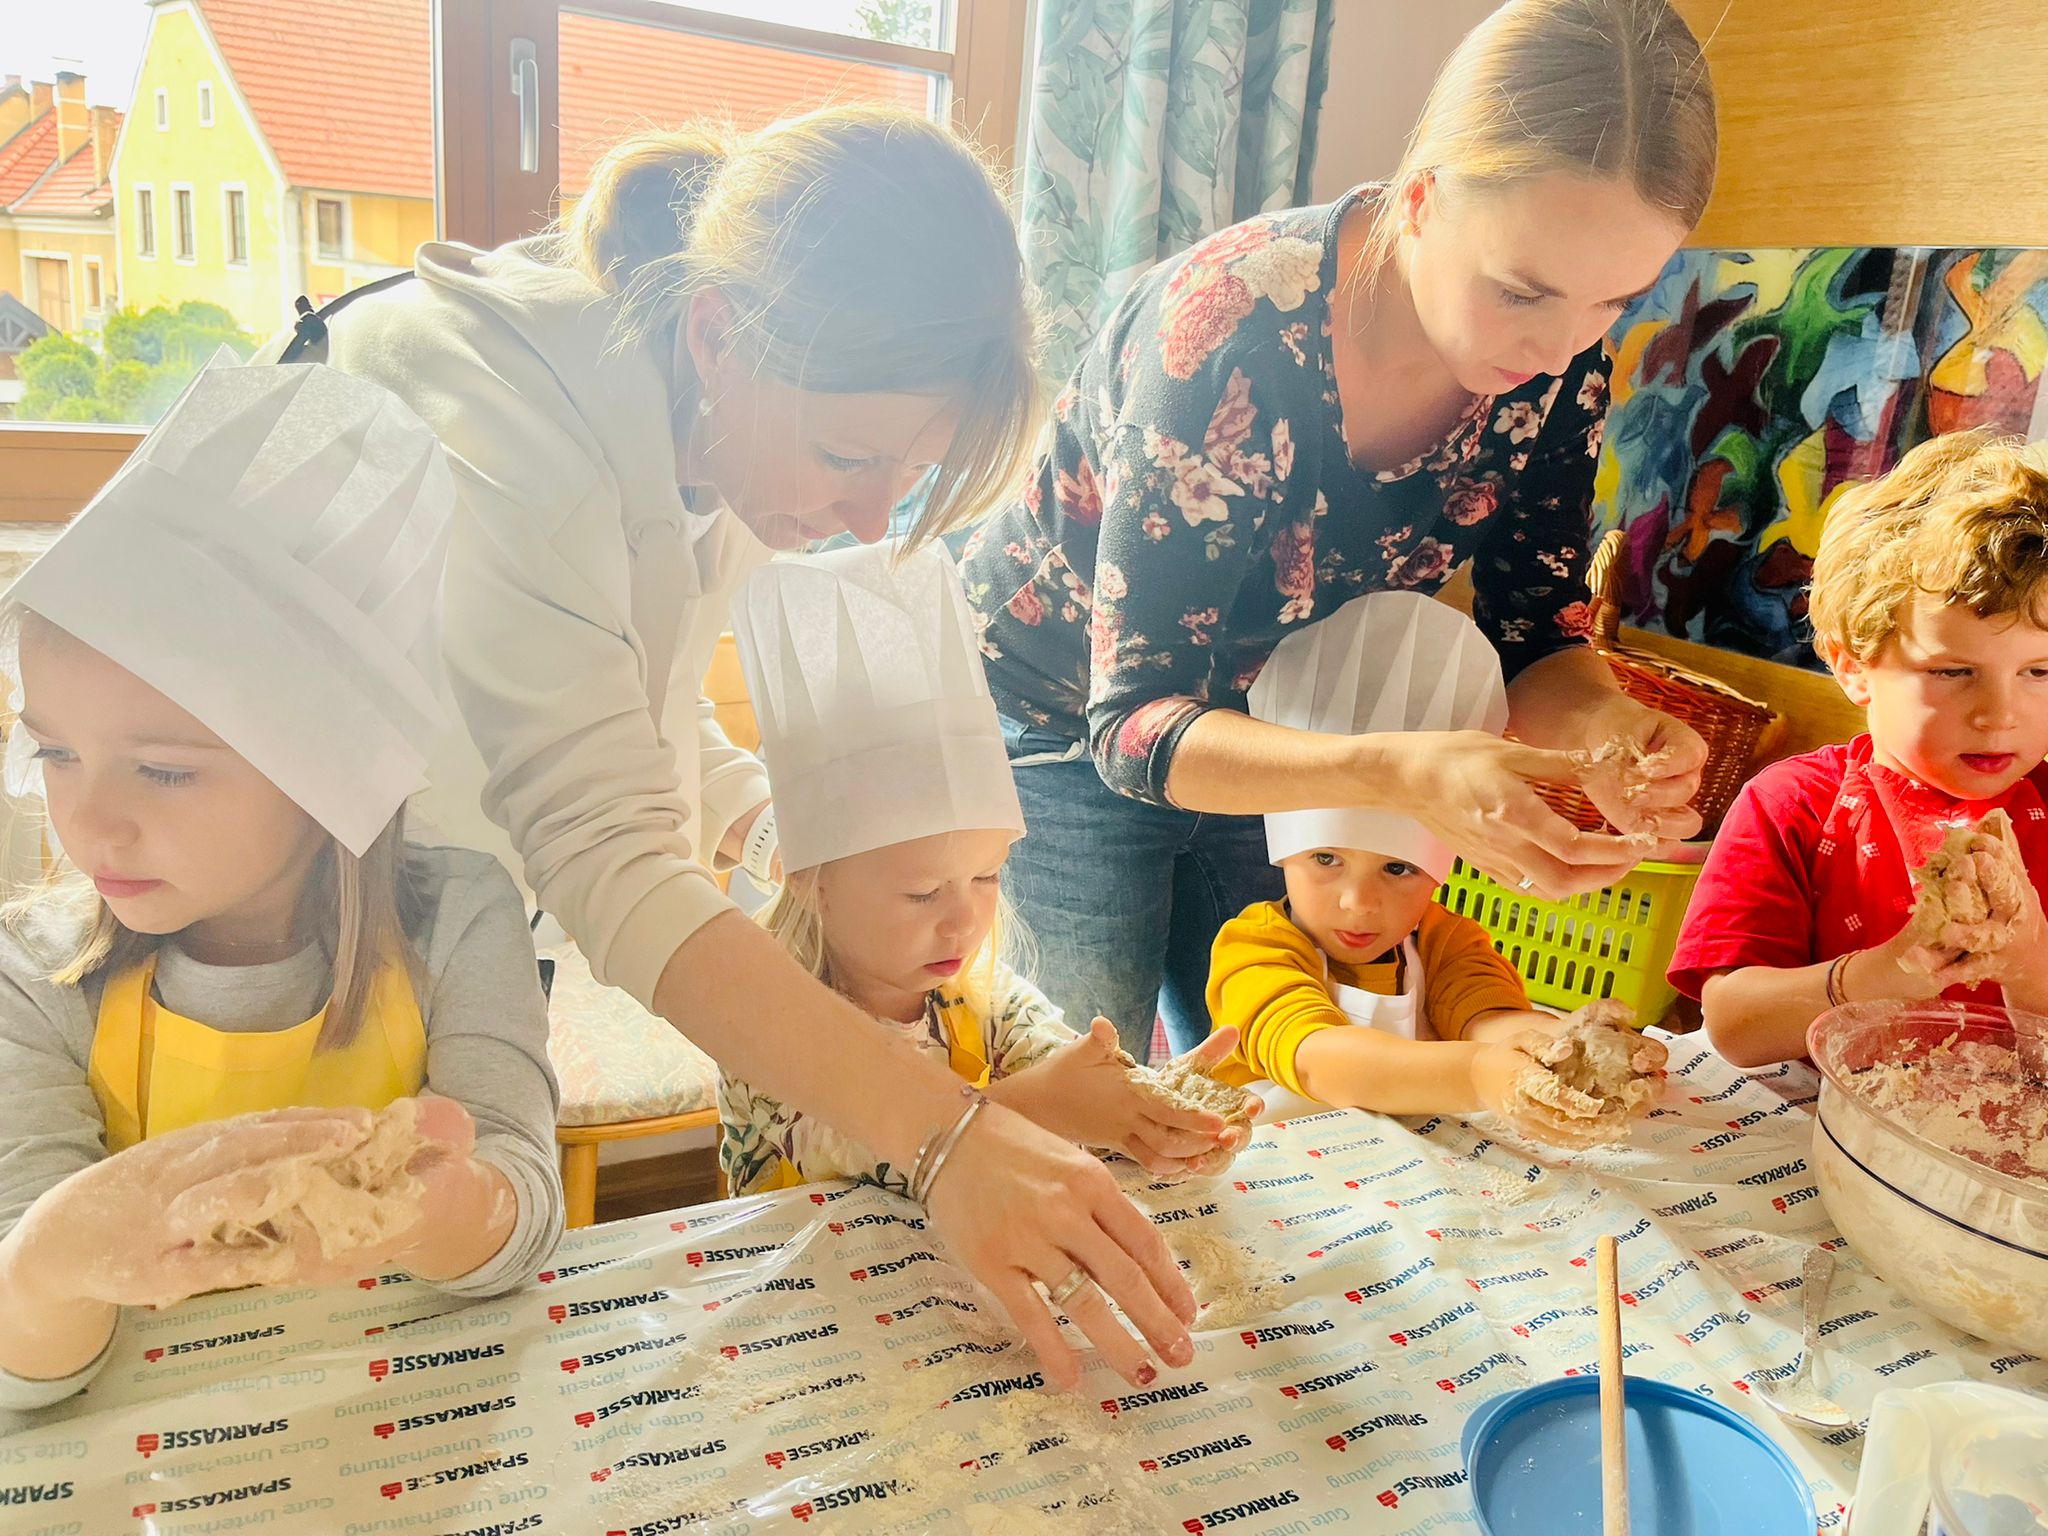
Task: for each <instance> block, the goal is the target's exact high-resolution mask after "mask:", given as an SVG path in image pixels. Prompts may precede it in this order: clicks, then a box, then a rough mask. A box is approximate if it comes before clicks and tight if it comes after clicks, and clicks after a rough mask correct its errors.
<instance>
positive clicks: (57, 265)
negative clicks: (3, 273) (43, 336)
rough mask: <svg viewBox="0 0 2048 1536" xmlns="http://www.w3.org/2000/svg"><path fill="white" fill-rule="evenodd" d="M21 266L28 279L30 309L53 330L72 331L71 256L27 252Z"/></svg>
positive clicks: (23, 253) (23, 255)
mask: <svg viewBox="0 0 2048 1536" xmlns="http://www.w3.org/2000/svg"><path fill="white" fill-rule="evenodd" d="M21 266H22V275H23V276H24V277H25V278H26V279H27V287H28V301H29V306H30V308H32V309H34V310H35V312H36V313H37V314H39V315H41V316H42V317H43V319H44V321H45V322H46V323H47V324H48V325H49V327H50V329H51V330H53V331H68V330H70V329H71V258H70V257H69V256H60V255H57V254H55V253H54V252H53V253H44V252H40V251H24V252H22V255H21Z"/></svg>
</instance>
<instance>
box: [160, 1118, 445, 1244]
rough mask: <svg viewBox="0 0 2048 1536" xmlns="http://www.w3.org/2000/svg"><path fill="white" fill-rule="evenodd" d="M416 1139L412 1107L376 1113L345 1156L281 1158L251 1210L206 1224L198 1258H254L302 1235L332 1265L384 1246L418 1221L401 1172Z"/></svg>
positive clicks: (410, 1182)
mask: <svg viewBox="0 0 2048 1536" xmlns="http://www.w3.org/2000/svg"><path fill="white" fill-rule="evenodd" d="M438 1145H439V1143H436V1142H431V1141H428V1140H426V1139H425V1138H423V1137H422V1136H421V1135H420V1134H419V1130H418V1127H417V1126H416V1124H415V1123H414V1116H413V1101H412V1100H411V1099H399V1100H397V1101H396V1102H394V1103H392V1104H390V1105H388V1106H386V1107H385V1108H384V1109H383V1110H381V1111H379V1112H378V1114H377V1115H376V1117H375V1118H374V1119H373V1120H372V1121H371V1125H370V1134H369V1135H368V1136H367V1137H366V1138H365V1139H364V1140H363V1141H362V1142H361V1143H360V1144H359V1145H357V1146H355V1147H352V1148H350V1149H349V1150H348V1151H346V1152H339V1153H322V1154H307V1155H304V1156H300V1157H288V1158H281V1159H279V1160H278V1161H277V1162H275V1163H273V1164H271V1165H270V1166H269V1168H268V1170H267V1171H268V1173H269V1184H268V1187H267V1188H266V1189H265V1190H264V1192H263V1194H262V1197H261V1198H260V1199H259V1200H258V1201H257V1202H256V1204H255V1205H253V1206H252V1207H250V1208H248V1209H246V1210H243V1211H239V1212H237V1213H236V1214H235V1215H234V1216H232V1217H228V1218H226V1219H223V1220H221V1221H219V1222H217V1223H215V1224H214V1226H213V1227H212V1229H211V1230H210V1231H209V1232H208V1233H207V1234H206V1236H205V1238H203V1239H202V1240H201V1242H200V1244H199V1247H200V1248H201V1249H202V1250H207V1249H211V1250H214V1251H216V1252H221V1253H250V1254H260V1253H264V1252H268V1251H271V1250H273V1249H280V1248H284V1247H286V1246H287V1245H289V1243H290V1241H291V1239H292V1238H293V1237H295V1236H299V1235H304V1234H310V1235H311V1236H312V1237H314V1238H315V1239H316V1240H317V1241H318V1242H319V1244H320V1255H321V1257H322V1258H324V1259H333V1258H336V1257H337V1256H339V1255H341V1254H345V1253H352V1252H354V1251H356V1250H357V1249H361V1248H372V1247H376V1246H377V1245H379V1244H381V1243H384V1242H386V1241H388V1240H389V1239H391V1238H393V1237H395V1236H397V1235H398V1234H399V1233H401V1232H403V1231H404V1230H405V1229H406V1228H407V1227H410V1226H411V1225H412V1224H413V1223H414V1222H416V1221H417V1220H419V1215H420V1196H421V1194H422V1193H423V1191H424V1188H425V1186H423V1185H422V1184H421V1183H420V1181H419V1180H418V1179H417V1178H415V1177H414V1176H413V1174H412V1173H411V1172H410V1171H409V1169H408V1167H407V1165H408V1164H409V1163H411V1161H412V1160H413V1158H414V1157H416V1156H418V1155H419V1153H421V1152H422V1151H424V1150H426V1149H427V1148H429V1147H433V1146H438Z"/></svg>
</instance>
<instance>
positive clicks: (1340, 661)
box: [1250, 592, 1508, 880]
mask: <svg viewBox="0 0 2048 1536" xmlns="http://www.w3.org/2000/svg"><path fill="white" fill-rule="evenodd" d="M1250 703H1251V712H1252V714H1253V715H1255V716H1256V717H1257V718H1259V719H1261V720H1267V721H1270V722H1272V723H1273V724H1274V725H1285V726H1289V727H1292V728H1293V729H1295V730H1297V731H1325V732H1330V733H1332V734H1339V735H1345V736H1355V735H1362V734H1365V733H1367V732H1375V733H1376V732H1381V731H1491V732H1493V733H1494V734H1496V735H1498V734H1499V733H1500V732H1501V731H1503V730H1505V729H1506V728H1507V723H1508V701H1507V690H1506V688H1505V687H1504V686H1503V685H1502V682H1501V673H1500V657H1499V656H1498V655H1497V654H1496V653H1495V652H1494V649H1493V647H1492V646H1491V645H1489V644H1488V643H1487V640H1486V637H1485V636H1484V635H1482V634H1481V633H1480V632H1479V628H1478V626H1477V625H1475V624H1474V623H1473V622H1472V621H1471V620H1470V619H1468V618H1466V617H1465V615H1464V614H1462V613H1460V612H1458V610H1457V609H1455V608H1452V607H1450V606H1449V605H1448V604H1445V603H1440V602H1438V601H1437V600H1436V599H1435V598H1432V597H1424V596H1423V595H1421V594H1420V593H1417V592H1373V593H1369V594H1367V595H1366V596H1364V597H1355V598H1353V599H1352V600H1351V601H1350V602H1348V603H1346V604H1345V605H1344V606H1343V607H1342V608H1339V609H1338V610H1337V611H1336V612H1335V613H1333V614H1331V615H1330V616H1329V617H1328V618H1327V619H1324V620H1323V621H1322V622H1321V623H1320V624H1315V625H1311V626H1310V627H1309V628H1307V629H1304V630H1301V631H1300V632H1298V633H1296V634H1292V635H1289V636H1288V637H1287V638H1286V639H1285V640H1282V641H1281V642H1280V643H1279V645H1277V646H1275V647H1274V649H1273V654H1272V656H1271V657H1269V658H1268V659H1267V661H1266V665H1265V667H1264V668H1263V669H1261V671H1260V672H1259V675H1258V678H1257V680H1256V681H1255V682H1253V684H1252V687H1251V693H1250ZM1311 848H1363V849H1367V850H1369V851H1371V852H1373V853H1383V854H1386V855H1388V856H1389V857H1391V858H1398V859H1402V860H1404V861H1406V862H1407V863H1410V864H1413V865H1415V866H1416V867H1417V868H1418V869H1424V870H1427V871H1428V872H1429V873H1430V874H1432V875H1434V876H1436V877H1437V878H1438V879H1439V880H1441V879H1442V878H1443V877H1444V876H1446V875H1448V874H1449V873H1450V870H1451V857H1452V855H1451V850H1450V849H1449V848H1446V847H1445V846H1444V845H1443V843H1442V842H1440V841H1438V839H1437V838H1435V837H1434V836H1432V835H1431V834H1430V833H1428V832H1427V831H1425V830H1424V829H1423V826H1422V823H1420V822H1419V821H1416V820H1415V819H1414V818H1413V817H1410V816H1402V815H1398V814H1396V813H1394V812H1391V811H1369V810H1360V809H1356V808H1350V809H1341V810H1326V811H1281V812H1276V813H1274V814H1272V815H1269V816H1268V817H1267V818H1266V852H1267V854H1268V855H1269V856H1270V857H1271V859H1272V860H1273V862H1274V863H1275V864H1278V863H1279V862H1280V861H1281V860H1282V859H1284V858H1287V857H1289V856H1290V855H1292V854H1297V853H1305V852H1307V851H1308V850H1309V849H1311Z"/></svg>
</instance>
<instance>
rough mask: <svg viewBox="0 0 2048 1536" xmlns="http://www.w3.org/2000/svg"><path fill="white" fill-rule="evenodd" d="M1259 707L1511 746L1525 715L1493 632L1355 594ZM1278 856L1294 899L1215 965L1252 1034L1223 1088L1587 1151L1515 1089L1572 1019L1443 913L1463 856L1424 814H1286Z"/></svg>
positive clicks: (1214, 1006) (1318, 722)
mask: <svg viewBox="0 0 2048 1536" xmlns="http://www.w3.org/2000/svg"><path fill="white" fill-rule="evenodd" d="M1249 702H1250V707H1251V713H1252V714H1253V715H1254V716H1255V717H1257V718H1258V719H1261V720H1268V721H1272V722H1273V723H1275V724H1278V725H1285V726H1291V727H1293V728H1294V729H1296V730H1305V731H1329V732H1336V733H1341V734H1345V735H1356V734H1361V733H1365V732H1382V731H1487V732H1491V733H1493V734H1496V735H1497V734H1499V733H1500V732H1501V731H1502V730H1503V729H1505V727H1506V725H1507V719H1508V706H1507V693H1506V690H1505V689H1504V688H1503V686H1502V683H1501V671H1500V658H1499V657H1498V656H1497V655H1495V654H1494V650H1493V647H1492V646H1490V645H1488V644H1487V642H1486V638H1485V636H1484V635H1482V634H1481V633H1480V632H1479V630H1478V628H1477V626H1475V625H1474V624H1473V623H1472V621H1471V620H1470V619H1468V618H1466V617H1465V616H1464V615H1463V614H1461V613H1459V612H1458V611H1457V610H1456V609H1454V608H1451V607H1449V606H1447V605H1446V604H1443V603H1440V602H1437V601H1436V600H1435V599H1434V598H1428V597H1424V596H1422V595H1420V594H1418V593H1412V592H1380V593H1373V594H1370V595H1368V596H1365V597H1359V598H1354V599H1353V600H1352V601H1351V602H1349V603H1346V604H1345V605H1344V606H1343V607H1342V608H1340V609H1338V610H1337V612H1336V613H1334V614H1332V615H1331V616H1330V617H1329V618H1327V619H1325V620H1323V621H1322V622H1321V623H1320V624H1316V625H1314V626H1312V627H1310V628H1308V629H1305V630H1302V631H1300V632H1298V633H1296V634H1293V635H1290V636H1288V638H1287V639H1285V640H1283V641H1282V642H1281V643H1280V644H1279V645H1278V646H1277V647H1275V648H1274V651H1273V654H1272V656H1271V657H1270V658H1269V659H1268V660H1267V662H1266V665H1265V666H1264V668H1263V669H1261V671H1260V673H1259V676H1258V678H1257V680H1256V681H1255V682H1254V683H1253V685H1252V688H1251V691H1250V696H1249ZM1266 848H1267V852H1268V854H1269V855H1270V856H1271V858H1272V860H1273V862H1274V863H1275V864H1277V865H1279V866H1280V869H1281V871H1282V873H1283V874H1284V875H1285V877H1286V881H1287V899H1286V900H1285V901H1277V902H1272V901H1269V902H1260V903H1258V904H1256V905H1254V906H1251V907H1248V908H1246V909H1245V911H1244V912H1243V913H1241V914H1240V915H1239V916H1237V917H1235V918H1233V919H1232V920H1231V921H1229V922H1227V923H1225V924H1224V925H1223V929H1222V931H1221V932H1220V933H1219V934H1218V935H1217V936H1216V942H1215V946H1214V948H1213V950H1212V951H1211V957H1210V969H1209V1012H1210V1017H1211V1019H1212V1020H1213V1022H1214V1024H1215V1026H1216V1028H1217V1029H1218V1030H1219V1031H1223V1030H1226V1029H1230V1028H1235V1029H1236V1030H1237V1031H1238V1032H1239V1035H1240V1043H1239V1045H1238V1047H1237V1049H1236V1051H1235V1052H1234V1053H1233V1055H1232V1056H1231V1058H1230V1059H1229V1060H1228V1061H1227V1062H1226V1063H1225V1064H1224V1065H1223V1067H1221V1068H1220V1069H1219V1070H1218V1071H1217V1073H1216V1076H1217V1077H1219V1078H1222V1079H1223V1080H1225V1081H1227V1082H1236V1083H1242V1084H1246V1085H1248V1086H1250V1087H1251V1088H1252V1089H1253V1090H1254V1091H1255V1092H1257V1093H1258V1094H1259V1095H1260V1096H1261V1098H1263V1099H1264V1100H1265V1110H1264V1114H1263V1116H1262V1118H1265V1119H1284V1118H1287V1117H1289V1116H1294V1115H1303V1114H1313V1113H1315V1112H1316V1111H1318V1110H1323V1109H1328V1108H1330V1107H1332V1106H1338V1105H1342V1106H1349V1107H1352V1108H1357V1109H1374V1110H1380V1111H1382V1112H1384V1113H1387V1114H1397V1115H1422V1114H1464V1113H1468V1112H1471V1111H1476V1110H1490V1111H1492V1112H1494V1113H1496V1114H1500V1115H1503V1116H1505V1117H1506V1118H1508V1119H1510V1120H1511V1121H1513V1122H1514V1123H1515V1124H1516V1125H1517V1126H1519V1127H1520V1128H1521V1129H1523V1130H1525V1131H1527V1132H1528V1133H1529V1134H1531V1135H1533V1136H1536V1137H1538V1138H1542V1139H1551V1140H1561V1141H1564V1142H1565V1143H1566V1144H1575V1142H1574V1137H1573V1135H1572V1133H1571V1128H1570V1127H1569V1126H1567V1125H1564V1124H1562V1123H1561V1122H1560V1123H1555V1124H1554V1123H1553V1122H1552V1121H1551V1120H1550V1119H1549V1118H1548V1112H1547V1111H1545V1110H1544V1109H1543V1108H1542V1107H1541V1106H1540V1105H1536V1104H1533V1103H1531V1102H1530V1101H1529V1100H1528V1099H1527V1097H1526V1096H1524V1095H1518V1094H1515V1093H1512V1092H1511V1091H1510V1089H1511V1086H1512V1084H1513V1083H1514V1081H1515V1079H1516V1078H1517V1077H1518V1076H1519V1075H1520V1074H1521V1073H1522V1072H1523V1071H1525V1070H1527V1069H1529V1068H1531V1067H1534V1066H1535V1065H1536V1063H1535V1060H1534V1058H1533V1057H1531V1056H1530V1055H1528V1054H1527V1051H1526V1050H1525V1049H1523V1047H1524V1046H1529V1045H1537V1044H1540V1043H1541V1041H1542V1040H1543V1039H1544V1038H1546V1037H1548V1036H1551V1035H1554V1034H1555V1033H1556V1032H1557V1031H1558V1030H1559V1029H1560V1028H1561V1027H1562V1026H1563V1023H1564V1021H1563V1020H1560V1019H1556V1018H1552V1017H1551V1016H1550V1015H1547V1014H1543V1013H1538V1012H1535V1011H1533V1010H1532V1009H1531V1008H1530V1006H1529V998H1528V994H1527V993H1526V992H1525V991H1524V990H1523V988H1522V980H1521V977H1520V976H1518V975H1517V974H1516V973H1515V969H1514V967H1513V966H1511V965H1509V964H1508V962H1507V961H1505V960H1503V959H1502V958H1501V957H1500V955H1499V954H1497V953H1496V952H1495V951H1494V947H1493V941H1492V939H1491V938H1489V937H1488V935H1487V932H1486V930H1485V929H1484V928H1482V927H1481V926H1480V925H1479V924H1478V923H1476V922H1474V921H1473V920H1472V919H1471V918H1469V917H1465V916H1462V915H1460V914H1458V913H1455V912H1452V911H1450V910H1448V909H1447V908H1445V907H1442V906H1439V905H1437V903H1436V902H1435V901H1433V900H1432V899H1431V898H1432V896H1433V895H1434V894H1435V891H1436V888H1437V887H1438V886H1439V885H1441V884H1443V881H1444V878H1445V877H1446V876H1447V875H1448V874H1449V873H1450V869H1451V863H1452V854H1451V850H1450V849H1448V848H1446V847H1445V846H1444V845H1443V844H1442V843H1441V842H1439V841H1438V840H1437V839H1436V838H1435V837H1433V836H1432V835H1431V834H1430V833H1429V832H1428V831H1426V830H1425V829H1424V828H1423V826H1422V824H1421V823H1420V822H1418V821H1415V820H1414V819H1412V818H1410V817H1407V816H1401V815H1396V814H1394V813H1391V812H1385V811H1372V810H1361V809H1356V808H1351V809H1342V810H1325V811H1286V812H1280V813H1276V814H1273V815H1269V816H1267V817H1266ZM1643 1048H1644V1050H1645V1051H1648V1052H1650V1053H1651V1054H1652V1055H1659V1054H1660V1053H1661V1050H1662V1048H1661V1047H1660V1046H1658V1045H1657V1044H1656V1042H1654V1041H1648V1040H1646V1041H1644V1042H1643ZM1645 1064H1646V1065H1647V1062H1646V1063H1645Z"/></svg>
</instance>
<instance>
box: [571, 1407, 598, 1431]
mask: <svg viewBox="0 0 2048 1536" xmlns="http://www.w3.org/2000/svg"><path fill="white" fill-rule="evenodd" d="M576 1422H577V1423H578V1424H579V1425H581V1426H582V1427H583V1428H585V1429H588V1428H590V1426H591V1425H593V1424H595V1423H596V1422H597V1415H596V1414H594V1413H592V1412H591V1411H590V1410H589V1409H588V1408H586V1409H584V1410H583V1411H582V1412H581V1413H579V1414H577V1415H576Z"/></svg>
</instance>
